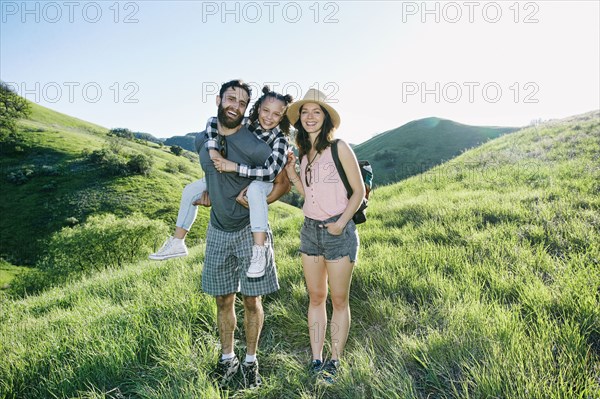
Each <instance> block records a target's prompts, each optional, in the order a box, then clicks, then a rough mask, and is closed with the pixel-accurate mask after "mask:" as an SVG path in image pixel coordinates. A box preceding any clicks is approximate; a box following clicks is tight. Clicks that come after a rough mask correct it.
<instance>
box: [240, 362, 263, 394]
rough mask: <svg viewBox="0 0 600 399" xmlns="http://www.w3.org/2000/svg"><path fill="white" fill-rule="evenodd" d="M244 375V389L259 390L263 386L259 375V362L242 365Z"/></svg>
mask: <svg viewBox="0 0 600 399" xmlns="http://www.w3.org/2000/svg"><path fill="white" fill-rule="evenodd" d="M242 375H243V376H244V387H246V388H257V387H259V386H260V385H261V384H262V379H261V378H260V374H258V360H255V361H254V362H252V363H246V362H244V363H242Z"/></svg>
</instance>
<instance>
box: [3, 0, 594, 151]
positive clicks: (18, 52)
mask: <svg viewBox="0 0 600 399" xmlns="http://www.w3.org/2000/svg"><path fill="white" fill-rule="evenodd" d="M0 18H1V20H0V34H1V37H0V78H1V79H2V80H3V81H5V82H9V83H10V84H12V85H13V86H14V87H15V88H16V89H17V91H18V92H19V93H20V94H21V95H24V96H25V97H27V98H28V99H30V100H32V101H35V102H37V103H39V104H41V105H44V106H47V107H49V108H52V109H55V110H57V111H60V112H63V113H66V114H69V115H72V116H76V117H78V118H81V119H84V120H88V121H90V122H94V123H97V124H100V125H102V126H105V127H108V128H111V127H127V128H129V129H131V130H134V131H143V132H148V133H152V134H154V135H155V136H158V137H169V136H173V135H180V134H185V133H188V132H192V131H199V130H202V128H203V126H204V123H205V120H206V119H207V118H208V117H209V116H211V115H213V114H214V113H215V111H216V108H215V105H214V101H215V100H214V96H215V95H214V90H215V88H216V87H218V85H220V84H221V83H222V82H224V81H227V80H230V79H232V78H243V79H245V80H246V81H248V82H251V83H252V86H253V87H255V88H256V90H257V91H258V90H259V88H260V87H261V86H262V85H263V84H265V83H271V86H273V87H274V88H275V89H276V90H278V91H284V92H288V93H290V94H292V95H294V96H296V97H298V96H300V97H301V96H303V95H304V93H305V92H306V91H307V90H308V89H310V88H319V89H321V90H322V91H324V92H326V93H327V94H329V95H330V96H331V97H332V99H333V100H334V101H336V102H335V103H334V104H332V105H334V106H335V107H336V109H337V110H338V111H339V113H340V115H341V117H342V124H341V127H340V130H339V132H338V136H339V137H342V138H345V139H347V140H348V141H350V142H352V143H359V142H362V141H365V140H367V139H369V138H370V137H372V136H373V135H375V134H377V133H381V132H383V131H385V130H389V129H392V128H395V127H398V126H400V125H402V124H404V123H406V122H409V121H411V120H414V119H418V118H423V117H428V116H438V117H442V118H448V119H452V120H455V121H458V122H461V123H466V124H473V125H496V126H498V125H500V126H523V125H526V124H528V123H529V122H530V121H532V120H533V119H538V118H541V119H550V118H560V117H565V116H569V115H573V114H577V113H582V112H587V111H591V110H593V109H598V108H600V94H599V93H600V79H599V75H600V74H599V72H598V71H600V2H599V1H580V2H574V1H536V2H530V1H521V2H516V1H507V2H504V1H497V2H490V1H481V2H479V1H473V2H463V1H456V2H445V1H443V2H436V1H430V2H422V1H416V2H410V1H408V2H406V1H388V2H386V1H381V2H377V1H369V2H366V1H335V2H333V1H330V2H315V1H308V2H300V1H298V2H293V1H271V2H269V1H265V2H262V1H257V2H226V3H225V2H221V1H217V2H210V1H209V2H200V1H179V2H177V1H169V2H167V1H121V2H117V1H95V2H93V1H72V2H67V1H56V2H52V1H43V2H42V1H30V2H23V1H4V0H2V1H0Z"/></svg>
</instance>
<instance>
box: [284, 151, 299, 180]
mask: <svg viewBox="0 0 600 399" xmlns="http://www.w3.org/2000/svg"><path fill="white" fill-rule="evenodd" d="M297 159H298V158H297V157H296V155H295V154H294V152H293V151H291V150H290V151H289V152H288V154H287V162H286V164H285V171H286V172H287V174H288V177H289V178H290V179H291V178H293V177H294V176H295V175H296V161H297Z"/></svg>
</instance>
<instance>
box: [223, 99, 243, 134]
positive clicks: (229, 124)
mask: <svg viewBox="0 0 600 399" xmlns="http://www.w3.org/2000/svg"><path fill="white" fill-rule="evenodd" d="M217 118H218V119H219V123H221V125H223V126H224V127H226V128H227V129H235V128H236V127H238V126H239V125H240V124H241V123H242V119H244V115H243V114H240V115H239V116H238V117H237V118H235V119H232V118H231V117H230V116H229V115H227V114H226V113H225V110H224V109H223V107H222V106H221V104H219V110H218V111H217Z"/></svg>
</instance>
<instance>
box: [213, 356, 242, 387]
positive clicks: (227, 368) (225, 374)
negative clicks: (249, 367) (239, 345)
mask: <svg viewBox="0 0 600 399" xmlns="http://www.w3.org/2000/svg"><path fill="white" fill-rule="evenodd" d="M239 368H240V361H239V360H238V358H237V356H234V357H232V358H231V359H226V360H222V359H221V360H219V363H217V368H216V369H215V371H214V377H215V378H216V379H217V380H218V381H219V388H225V387H227V386H228V385H229V383H230V382H231V380H233V377H234V376H235V373H237V371H238V369H239Z"/></svg>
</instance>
